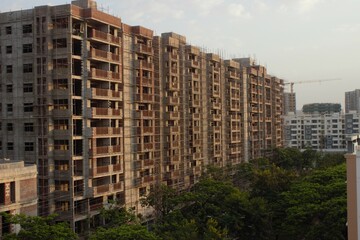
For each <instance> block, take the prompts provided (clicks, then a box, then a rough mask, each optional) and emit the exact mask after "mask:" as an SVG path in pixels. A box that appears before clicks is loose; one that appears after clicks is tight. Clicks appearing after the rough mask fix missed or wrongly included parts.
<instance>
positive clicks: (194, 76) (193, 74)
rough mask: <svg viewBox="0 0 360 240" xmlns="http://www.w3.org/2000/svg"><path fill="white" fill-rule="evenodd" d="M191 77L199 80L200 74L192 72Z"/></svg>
mask: <svg viewBox="0 0 360 240" xmlns="http://www.w3.org/2000/svg"><path fill="white" fill-rule="evenodd" d="M191 77H192V79H197V80H199V77H200V76H199V74H197V73H191Z"/></svg>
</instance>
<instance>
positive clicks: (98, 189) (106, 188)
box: [92, 184, 110, 196]
mask: <svg viewBox="0 0 360 240" xmlns="http://www.w3.org/2000/svg"><path fill="white" fill-rule="evenodd" d="M92 190H93V194H94V196H96V195H101V194H104V193H107V192H109V191H110V185H109V184H106V185H100V186H96V187H92Z"/></svg>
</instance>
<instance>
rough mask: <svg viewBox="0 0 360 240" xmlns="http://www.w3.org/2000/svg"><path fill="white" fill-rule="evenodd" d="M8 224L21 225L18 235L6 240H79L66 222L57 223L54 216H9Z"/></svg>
mask: <svg viewBox="0 0 360 240" xmlns="http://www.w3.org/2000/svg"><path fill="white" fill-rule="evenodd" d="M6 218H7V220H6V221H7V223H11V224H19V225H20V226H21V230H20V231H19V233H18V234H10V235H6V236H4V238H3V239H4V240H15V239H19V240H39V239H42V240H52V239H59V240H72V239H78V237H77V235H76V234H75V233H74V232H73V231H72V229H71V228H70V227H69V225H68V224H67V223H66V222H55V220H54V218H55V216H54V215H50V216H48V217H31V216H25V215H23V214H19V215H7V217H6Z"/></svg>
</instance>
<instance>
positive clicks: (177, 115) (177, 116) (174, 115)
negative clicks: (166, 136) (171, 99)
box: [169, 112, 180, 120]
mask: <svg viewBox="0 0 360 240" xmlns="http://www.w3.org/2000/svg"><path fill="white" fill-rule="evenodd" d="M169 118H170V119H171V120H178V119H180V113H179V112H169Z"/></svg>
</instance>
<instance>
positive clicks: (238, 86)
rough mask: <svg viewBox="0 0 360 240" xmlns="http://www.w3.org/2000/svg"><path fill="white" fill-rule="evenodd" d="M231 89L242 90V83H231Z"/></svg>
mask: <svg viewBox="0 0 360 240" xmlns="http://www.w3.org/2000/svg"><path fill="white" fill-rule="evenodd" d="M230 87H231V88H235V89H240V83H236V82H231V83H230Z"/></svg>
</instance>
